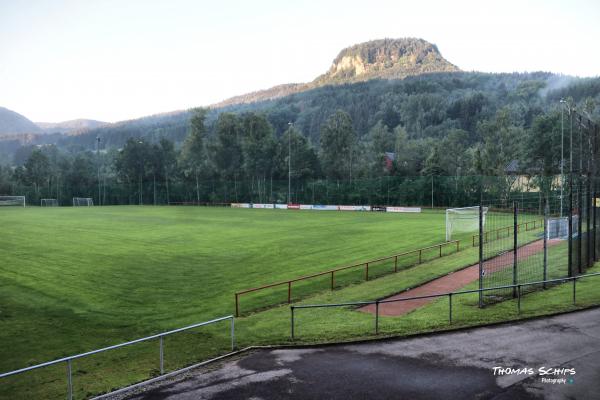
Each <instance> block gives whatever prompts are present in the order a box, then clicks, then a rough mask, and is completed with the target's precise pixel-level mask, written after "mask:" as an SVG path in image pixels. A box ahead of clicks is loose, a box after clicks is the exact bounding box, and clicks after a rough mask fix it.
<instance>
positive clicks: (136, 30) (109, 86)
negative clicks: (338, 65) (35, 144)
mask: <svg viewBox="0 0 600 400" xmlns="http://www.w3.org/2000/svg"><path fill="white" fill-rule="evenodd" d="M292 3H293V4H292ZM385 37H388V38H399V37H420V38H423V39H425V40H428V41H430V42H432V43H435V44H437V45H438V48H439V49H440V51H441V53H442V55H443V56H444V57H445V58H446V59H448V60H449V61H450V62H452V63H454V64H456V65H457V66H459V67H460V68H461V69H463V70H466V71H471V70H476V71H488V72H512V71H537V70H544V71H551V72H557V73H563V74H570V75H579V76H597V75H600V47H599V46H598V41H599V39H600V1H598V0H589V1H586V0H570V1H548V0H546V1H525V0H519V1H508V0H504V1H498V2H491V1H458V0H454V1H427V0H410V1H401V0H393V1H376V0H369V1H365V0H361V1H354V0H343V1H337V0H336V1H324V0H319V1H295V2H291V1H290V2H287V1H281V0H274V1H260V0H252V1H227V0H220V1H214V0H211V1H197V0H196V1H193V0H190V1H186V0H168V1H167V0H165V1H150V0H140V1H133V0H115V1H111V0H105V1H103V0H97V1H85V0H80V1H62V0H48V1H42V0H40V1H35V0H27V1H18V0H14V1H13V0H0V106H4V107H7V108H10V109H12V110H14V111H17V112H19V113H21V114H24V115H25V116H26V117H28V118H29V119H31V120H33V121H36V122H40V121H43V122H55V121H62V120H68V119H75V118H92V119H99V120H103V121H117V120H123V119H130V118H136V117H140V116H144V115H149V114H154V113H159V112H166V111H173V110H178V109H186V108H190V107H194V106H201V105H209V104H211V103H215V102H218V101H220V100H223V99H225V98H228V97H231V96H234V95H238V94H243V93H246V92H249V91H254V90H258V89H265V88H268V87H271V86H273V85H277V84H281V83H289V82H306V81H310V80H312V79H314V78H315V77H316V76H317V75H319V74H321V73H323V72H325V70H327V68H329V66H330V64H331V61H332V60H333V58H334V57H335V56H336V55H337V53H338V52H339V51H340V50H341V49H342V48H344V47H346V46H349V45H352V44H355V43H359V42H364V41H367V40H372V39H379V38H385Z"/></svg>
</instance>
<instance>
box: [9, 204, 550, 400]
mask: <svg viewBox="0 0 600 400" xmlns="http://www.w3.org/2000/svg"><path fill="white" fill-rule="evenodd" d="M497 218H503V217H502V216H498V217H497ZM506 219H507V224H510V221H511V216H510V215H508V216H506ZM0 223H1V224H2V231H1V232H2V233H1V235H2V237H1V240H0V251H1V252H2V255H3V256H2V261H3V262H2V264H0V287H1V290H0V339H1V340H2V343H3V344H5V345H4V346H3V349H2V354H1V357H0V371H8V370H12V369H16V368H20V367H23V366H26V365H32V364H36V363H40V362H43V361H48V360H52V359H56V358H59V357H62V356H67V355H71V354H74V353H79V352H83V351H87V350H91V349H95V348H98V347H101V346H106V345H111V344H115V343H119V342H122V341H126V340H131V339H135V338H138V337H141V336H145V335H148V334H153V333H157V332H160V331H164V330H168V329H173V328H177V327H180V326H183V325H187V324H191V323H195V322H200V321H203V320H207V319H212V318H214V317H218V316H222V315H227V314H232V313H233V311H234V302H233V293H234V292H235V291H237V290H241V289H246V288H249V287H254V286H260V285H263V284H268V283H271V282H276V281H279V280H287V279H290V278H294V277H297V276H301V275H306V274H310V273H314V272H319V271H322V270H326V269H329V268H333V267H335V266H338V265H344V264H348V263H353V262H356V261H361V260H368V259H370V258H376V257H380V256H385V255H389V254H394V253H397V252H402V251H406V250H412V249H415V248H418V247H423V246H427V245H431V244H436V243H440V242H442V241H443V240H444V232H445V225H444V213H443V212H441V211H437V212H436V211H425V212H423V213H422V214H389V213H360V212H348V213H340V212H317V211H284V210H242V209H225V208H224V209H219V208H197V207H94V208H48V209H42V208H26V209H19V208H5V209H0ZM533 234H534V233H533V232H532V233H531V235H533ZM462 239H463V240H464V241H465V244H468V245H466V246H464V247H463V248H467V250H465V251H461V252H460V253H457V254H453V255H448V256H446V257H444V258H442V259H437V260H434V261H431V262H429V263H426V264H423V265H421V266H418V267H415V268H411V269H406V270H403V271H401V272H399V273H397V274H392V275H387V276H384V277H382V278H380V279H376V280H373V281H370V282H367V283H364V282H361V283H358V282H359V281H361V280H362V272H360V271H359V277H358V278H357V279H354V278H356V277H354V278H353V277H352V276H350V277H348V278H349V279H348V280H347V282H346V283H347V284H348V285H349V286H347V287H345V288H341V289H338V290H335V291H333V292H331V291H329V290H324V291H323V292H321V293H320V294H316V295H312V297H309V298H307V299H306V300H304V301H303V302H304V303H307V302H308V303H319V302H335V301H356V300H366V299H375V298H380V297H382V296H385V295H389V294H392V293H396V292H398V291H401V290H403V289H404V288H406V287H410V286H415V285H417V284H419V283H421V282H424V281H427V280H430V279H432V278H434V277H436V276H441V275H443V274H446V273H448V272H451V271H454V270H456V269H458V268H460V267H463V266H466V265H470V264H472V263H474V262H476V260H477V249H476V248H471V247H470V235H467V234H465V235H463V237H462ZM373 273H374V274H376V275H377V271H374V272H373ZM326 279H327V278H326ZM326 287H328V285H327V282H325V285H323V288H326ZM301 289H302V288H300V290H301ZM553 290H554V289H553ZM284 291H285V292H286V293H285V294H283V293H278V292H277V291H275V293H273V294H272V296H277V298H285V296H286V295H287V288H284ZM267 300H273V299H272V298H268V299H267ZM244 301H245V302H247V301H250V300H244ZM244 304H246V303H244ZM436 304H438V303H437V302H436V303H433V304H432V306H428V307H424V308H423V309H421V310H418V312H417V313H416V314H415V316H417V319H414V318H412V317H411V318H406V317H402V318H391V319H387V321H386V322H384V323H383V325H382V330H383V331H384V332H385V331H389V332H392V331H395V332H400V333H402V332H404V331H407V332H408V331H410V329H411V327H412V329H413V331H423V330H428V329H432V328H431V327H432V326H434V325H435V324H436V323H437V322H436V321H437V320H438V319H440V321H441V322H443V320H444V316H443V315H437V311H436V308H435V307H438V306H436ZM460 304H461V305H464V306H465V307H468V306H472V305H470V304H468V303H465V304H462V303H460ZM430 307H431V309H432V310H433V312H435V313H436V314H435V318H433V314H430V311H428V309H429V308H430ZM499 309H500V308H499ZM326 314H327V315H326ZM326 314H323V313H312V314H311V313H306V312H304V313H303V314H302V315H300V316H299V320H298V324H299V328H298V329H299V335H300V337H301V338H302V340H306V341H307V342H312V341H327V340H335V339H339V338H342V339H343V338H351V337H360V336H362V335H368V334H369V332H370V330H371V328H372V317H371V316H369V315H364V314H362V313H357V312H354V311H352V309H338V310H331V312H328V313H326ZM464 314H465V315H471V316H472V318H471V319H470V320H469V319H465V322H464V323H477V322H478V321H482V320H486V319H485V318H489V317H483V316H482V314H480V313H479V311H477V310H475V311H469V310H466V311H465V313H464ZM501 314H502V313H499V314H498V315H501ZM411 315H412V314H411ZM494 315H495V316H496V317H499V316H498V315H496V314H494ZM508 317H511V315H508ZM411 320H412V321H413V323H412V324H411V323H410V322H409V321H411ZM440 321H438V322H440ZM441 322H440V323H441ZM432 324H433V325H432ZM236 327H237V328H236V331H237V332H238V344H239V346H241V347H243V346H248V345H253V344H275V343H287V342H288V341H289V307H287V306H286V305H281V306H279V307H274V308H270V309H268V310H266V311H263V312H258V313H253V314H250V315H247V316H245V317H243V318H240V319H238V321H237V322H236ZM227 334H228V329H226V326H224V325H221V326H215V327H210V328H202V329H199V330H197V331H196V330H195V331H193V332H190V333H189V334H180V335H178V336H176V337H173V338H168V339H166V341H165V342H166V343H165V346H166V348H165V354H166V365H165V366H166V367H167V369H168V370H172V369H175V368H177V367H181V366H183V365H186V364H189V363H192V362H197V361H199V360H202V359H203V358H206V357H209V356H214V355H216V354H219V353H222V352H225V351H227V346H228V343H229V342H228V336H227ZM157 358H158V349H157V344H156V343H148V344H143V345H137V346H134V347H132V348H128V349H126V350H119V351H115V352H112V353H107V354H106V355H100V356H94V357H90V359H85V360H80V361H77V362H76V363H75V365H74V368H75V369H74V370H75V374H74V381H75V391H76V394H77V395H78V397H79V398H81V397H86V396H91V395H92V394H95V393H100V392H104V391H108V390H110V389H112V388H116V387H119V386H123V385H126V384H129V383H131V382H135V381H138V380H141V379H145V378H147V377H149V376H152V375H156V373H157V366H158V365H157ZM27 375H29V376H19V377H15V378H9V379H8V380H7V381H8V382H7V384H5V385H4V387H2V385H0V398H3V395H4V396H6V395H7V394H9V395H10V397H9V398H32V397H35V398H55V397H56V398H62V397H64V390H65V378H64V365H61V366H56V367H52V368H49V369H48V370H47V371H43V372H36V373H33V372H32V373H28V374H27ZM25 388H26V389H25ZM17 391H19V392H23V393H25V394H24V395H23V397H18V396H16V395H15V393H16V392H17Z"/></svg>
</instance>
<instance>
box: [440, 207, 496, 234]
mask: <svg viewBox="0 0 600 400" xmlns="http://www.w3.org/2000/svg"><path fill="white" fill-rule="evenodd" d="M487 212H488V208H487V207H483V221H482V222H483V226H485V216H486V214H487ZM477 231H479V206H473V207H461V208H448V209H447V210H446V241H450V240H452V235H453V234H454V233H464V232H477Z"/></svg>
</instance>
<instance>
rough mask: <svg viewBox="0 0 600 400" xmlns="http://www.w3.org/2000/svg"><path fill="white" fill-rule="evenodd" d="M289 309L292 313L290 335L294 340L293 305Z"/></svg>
mask: <svg viewBox="0 0 600 400" xmlns="http://www.w3.org/2000/svg"><path fill="white" fill-rule="evenodd" d="M290 311H291V313H292V318H291V319H290V328H291V329H290V332H291V336H292V340H294V306H291V307H290Z"/></svg>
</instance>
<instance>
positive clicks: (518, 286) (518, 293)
mask: <svg viewBox="0 0 600 400" xmlns="http://www.w3.org/2000/svg"><path fill="white" fill-rule="evenodd" d="M517 310H518V312H519V314H521V285H517Z"/></svg>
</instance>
